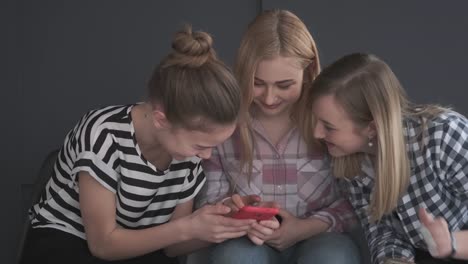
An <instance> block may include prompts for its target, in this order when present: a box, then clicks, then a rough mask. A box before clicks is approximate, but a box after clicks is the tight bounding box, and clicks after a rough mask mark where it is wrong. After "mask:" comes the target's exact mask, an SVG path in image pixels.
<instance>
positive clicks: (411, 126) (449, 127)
mask: <svg viewBox="0 0 468 264" xmlns="http://www.w3.org/2000/svg"><path fill="white" fill-rule="evenodd" d="M404 126H405V128H406V129H407V130H408V131H407V134H408V136H410V137H413V136H420V135H424V137H425V138H426V139H428V140H429V141H431V140H437V141H440V140H442V139H444V138H447V137H452V136H453V137H456V138H457V139H458V138H459V137H460V136H462V137H466V136H467V135H468V120H467V118H466V117H465V116H463V115H462V114H460V113H457V112H455V111H452V110H447V111H445V112H442V113H440V114H438V115H436V116H434V117H432V118H430V119H422V118H406V119H405V125H404Z"/></svg>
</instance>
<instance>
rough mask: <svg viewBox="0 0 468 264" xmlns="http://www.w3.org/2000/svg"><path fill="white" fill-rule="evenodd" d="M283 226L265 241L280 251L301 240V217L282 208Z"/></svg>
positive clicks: (280, 213)
mask: <svg viewBox="0 0 468 264" xmlns="http://www.w3.org/2000/svg"><path fill="white" fill-rule="evenodd" d="M279 216H281V219H282V221H281V226H280V228H278V229H276V230H275V232H274V233H273V234H272V235H271V236H269V237H268V238H267V239H266V241H265V243H266V244H267V245H269V246H271V247H273V248H275V249H276V250H278V251H283V250H285V249H287V248H289V247H290V246H292V245H294V244H296V243H297V242H299V241H300V240H301V238H300V228H298V227H299V226H300V225H299V223H300V221H302V220H301V219H299V218H297V217H295V216H294V215H292V214H290V213H289V212H288V211H286V210H284V209H280V212H279Z"/></svg>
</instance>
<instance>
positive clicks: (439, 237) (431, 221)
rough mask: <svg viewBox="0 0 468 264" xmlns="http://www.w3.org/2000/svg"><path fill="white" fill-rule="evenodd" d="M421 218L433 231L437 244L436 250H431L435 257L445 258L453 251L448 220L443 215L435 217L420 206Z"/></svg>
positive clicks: (431, 231)
mask: <svg viewBox="0 0 468 264" xmlns="http://www.w3.org/2000/svg"><path fill="white" fill-rule="evenodd" d="M418 216H419V220H420V221H421V223H422V224H423V225H424V226H425V227H426V228H427V229H428V231H429V232H430V233H431V235H432V238H433V239H434V243H435V245H436V252H430V253H431V255H432V256H433V257H436V258H444V257H447V256H448V255H450V253H451V252H452V241H451V237H450V231H449V229H448V225H447V221H445V219H444V218H442V217H436V218H434V217H433V216H432V215H430V214H429V213H428V212H427V211H426V209H424V208H419V213H418Z"/></svg>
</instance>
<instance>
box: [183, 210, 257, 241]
mask: <svg viewBox="0 0 468 264" xmlns="http://www.w3.org/2000/svg"><path fill="white" fill-rule="evenodd" d="M230 212H231V208H230V207H228V206H226V205H223V204H221V203H219V204H216V205H205V206H204V207H202V208H200V209H198V210H196V211H195V212H193V213H192V214H191V215H189V216H187V219H188V220H189V223H190V224H189V228H190V230H189V233H190V234H191V237H192V238H193V239H199V240H203V241H208V242H212V243H221V242H223V241H225V240H227V239H232V238H238V237H242V236H244V235H246V234H247V231H248V230H249V229H250V228H251V225H252V224H253V223H255V222H256V221H255V220H253V219H234V218H231V217H228V216H226V215H227V214H229V213H230Z"/></svg>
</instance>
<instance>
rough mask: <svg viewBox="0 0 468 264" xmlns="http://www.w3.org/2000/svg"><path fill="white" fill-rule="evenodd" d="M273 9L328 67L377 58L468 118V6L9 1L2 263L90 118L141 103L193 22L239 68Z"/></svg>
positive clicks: (423, 94)
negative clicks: (50, 165)
mask: <svg viewBox="0 0 468 264" xmlns="http://www.w3.org/2000/svg"><path fill="white" fill-rule="evenodd" d="M271 8H285V9H289V10H291V11H293V12H295V13H296V14H297V15H298V16H299V17H301V18H302V19H303V20H304V22H305V23H306V24H307V26H308V27H309V30H310V31H311V32H312V35H313V36H314V38H315V40H316V42H317V44H318V47H319V52H320V55H321V59H322V65H323V66H325V65H327V64H329V63H331V62H332V61H334V60H335V59H337V58H339V57H340V56H342V55H344V54H347V53H350V52H356V51H362V52H371V53H375V54H377V55H378V56H380V57H382V58H383V59H385V60H386V61H387V62H388V63H389V64H390V66H391V67H392V68H393V70H394V71H395V72H396V74H397V75H398V76H399V78H400V80H401V82H402V83H403V85H404V87H405V88H406V90H407V91H408V94H409V95H410V97H411V99H413V100H414V101H416V102H419V103H430V102H437V103H440V104H443V105H451V106H452V107H454V108H455V109H456V110H458V111H459V112H461V113H463V114H465V115H467V114H468V105H467V104H466V99H467V98H468V92H467V90H466V88H467V86H468V76H467V74H466V73H465V72H466V69H467V66H466V62H467V61H468V51H467V48H466V47H468V34H467V33H468V16H466V15H465V14H466V10H468V3H467V2H465V1H461V0H460V1H457V0H453V1H444V2H442V1H436V0H433V1H423V0H419V1H404V0H397V1H387V2H383V3H375V2H374V1H371V0H366V1H364V0H363V1H344V0H342V1H337V0H316V1H307V0H302V1H268V0H263V1H262V0H236V1H216V0H209V1H208V0H207V1H190V0H187V1H179V0H173V1H149V0H148V1H116V0H113V1H110V0H107V1H104V0H103V1H90V0H85V1H58V0H44V1H33V0H17V1H14V0H8V1H3V2H2V4H1V6H0V10H1V11H0V21H1V26H2V29H3V30H2V32H3V34H2V41H1V44H0V45H1V46H0V47H1V50H2V51H3V53H5V54H4V55H2V59H1V60H0V61H1V63H0V65H1V66H0V67H1V68H0V69H1V71H0V72H1V73H2V78H1V79H0V85H1V89H0V91H1V93H0V94H1V99H0V107H1V110H2V119H1V120H2V123H1V137H0V138H1V148H2V151H1V154H0V155H1V157H0V162H1V172H2V175H0V177H2V179H3V186H2V192H0V199H1V201H2V205H3V206H2V217H1V224H0V229H1V230H0V232H1V234H2V235H1V236H0V262H1V263H13V262H14V257H15V250H16V245H17V241H18V237H19V234H20V229H21V225H22V223H23V221H24V219H25V218H24V217H25V211H26V207H27V200H28V198H29V195H30V193H29V192H30V188H31V183H32V181H33V179H34V177H35V175H36V172H37V171H38V169H39V168H40V164H41V162H42V160H43V158H44V157H45V156H46V154H47V153H48V152H49V151H51V150H52V149H55V148H58V147H59V146H60V145H61V144H62V140H63V138H64V136H65V134H66V133H67V132H68V130H69V129H71V128H72V127H73V125H74V124H75V122H76V121H77V120H78V118H80V117H81V115H82V114H84V113H85V112H86V111H87V110H89V109H92V108H96V107H99V106H103V105H109V104H124V103H132V102H136V101H140V100H141V99H142V98H143V97H144V93H145V84H146V81H147V79H148V78H149V75H150V73H151V71H152V69H153V67H154V65H155V64H156V63H157V62H158V60H159V59H161V58H162V56H163V55H164V54H166V53H167V52H168V51H169V48H170V40H171V38H172V35H173V33H174V32H175V31H176V30H177V29H179V28H181V26H182V25H183V24H184V23H191V24H192V25H193V27H194V29H202V30H206V31H208V32H210V33H212V35H213V36H214V43H215V48H216V49H217V51H218V54H219V56H220V57H221V58H223V59H224V60H225V61H226V62H227V63H228V64H230V65H232V63H233V61H234V56H235V53H236V49H237V47H238V44H239V41H240V37H241V34H242V32H243V31H244V29H245V27H246V26H247V24H248V23H249V22H250V21H251V20H252V19H253V18H254V17H255V15H256V14H257V13H258V12H259V11H260V10H262V9H271Z"/></svg>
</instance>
